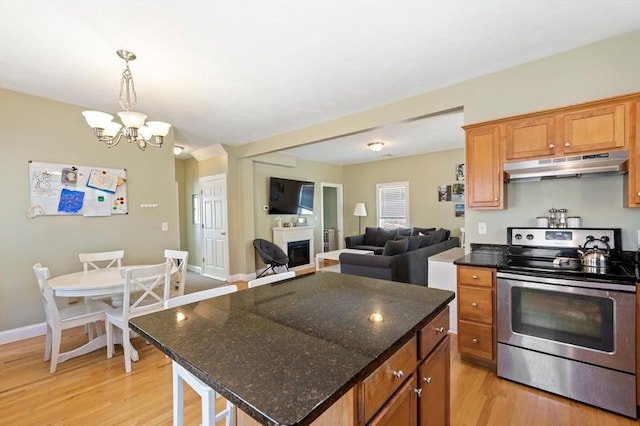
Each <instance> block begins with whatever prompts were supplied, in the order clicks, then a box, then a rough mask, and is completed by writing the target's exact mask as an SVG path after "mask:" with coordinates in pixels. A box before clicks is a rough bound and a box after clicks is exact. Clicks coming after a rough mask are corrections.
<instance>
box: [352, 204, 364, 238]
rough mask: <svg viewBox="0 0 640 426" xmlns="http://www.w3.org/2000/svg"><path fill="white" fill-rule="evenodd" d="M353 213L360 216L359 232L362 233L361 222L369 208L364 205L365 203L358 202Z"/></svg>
mask: <svg viewBox="0 0 640 426" xmlns="http://www.w3.org/2000/svg"><path fill="white" fill-rule="evenodd" d="M353 215H354V216H358V233H359V234H362V229H361V226H360V222H361V220H362V216H366V215H367V208H366V207H365V206H364V203H356V208H355V209H354V210H353Z"/></svg>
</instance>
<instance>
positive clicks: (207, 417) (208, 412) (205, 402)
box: [200, 388, 216, 426]
mask: <svg viewBox="0 0 640 426" xmlns="http://www.w3.org/2000/svg"><path fill="white" fill-rule="evenodd" d="M201 392H202V393H201V394H200V398H201V399H202V426H215V424H216V393H215V392H214V391H213V389H211V388H208V389H207V390H205V391H201Z"/></svg>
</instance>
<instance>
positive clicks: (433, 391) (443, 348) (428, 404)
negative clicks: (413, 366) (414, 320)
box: [418, 336, 451, 426]
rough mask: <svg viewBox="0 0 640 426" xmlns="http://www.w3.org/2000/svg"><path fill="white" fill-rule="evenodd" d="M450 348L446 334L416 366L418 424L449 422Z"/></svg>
mask: <svg viewBox="0 0 640 426" xmlns="http://www.w3.org/2000/svg"><path fill="white" fill-rule="evenodd" d="M450 348H451V346H450V344H449V336H447V338H446V339H445V340H443V341H442V343H441V344H440V345H439V346H438V347H437V348H436V349H435V350H434V351H433V352H432V353H431V355H429V357H428V358H427V359H426V360H425V361H424V362H423V363H422V364H421V365H420V367H419V368H418V387H419V388H420V389H422V392H421V394H420V398H418V403H419V405H418V412H419V420H420V421H419V423H418V424H419V425H420V426H445V425H448V424H449V409H450V408H449V388H450V381H449V370H450V362H451V361H450V355H451V349H450Z"/></svg>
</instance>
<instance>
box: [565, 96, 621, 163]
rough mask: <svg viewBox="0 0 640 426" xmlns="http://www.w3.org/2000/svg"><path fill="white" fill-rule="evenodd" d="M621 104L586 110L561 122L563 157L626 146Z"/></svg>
mask: <svg viewBox="0 0 640 426" xmlns="http://www.w3.org/2000/svg"><path fill="white" fill-rule="evenodd" d="M625 106H626V105H625V104H617V105H609V106H603V107H596V108H588V109H584V110H580V111H576V112H572V113H568V114H563V115H562V116H561V117H560V118H561V119H562V140H561V144H562V149H561V150H560V149H558V152H560V151H561V152H563V153H564V154H566V155H570V154H575V153H584V152H595V151H604V150H607V151H611V150H621V149H624V148H625V147H626V145H627V144H626V141H627V139H626V137H625V133H626V132H625Z"/></svg>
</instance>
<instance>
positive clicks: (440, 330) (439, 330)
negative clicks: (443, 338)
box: [433, 327, 444, 333]
mask: <svg viewBox="0 0 640 426" xmlns="http://www.w3.org/2000/svg"><path fill="white" fill-rule="evenodd" d="M433 329H434V330H435V331H436V333H442V332H444V327H438V328H436V327H433Z"/></svg>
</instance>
